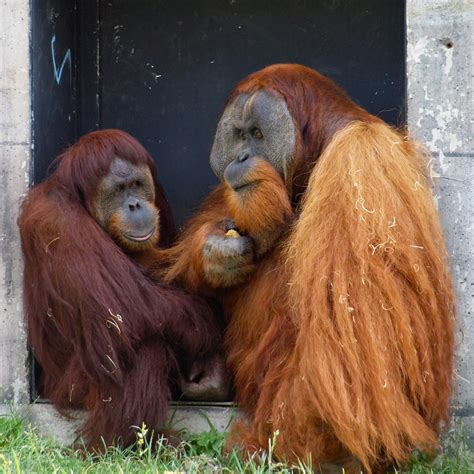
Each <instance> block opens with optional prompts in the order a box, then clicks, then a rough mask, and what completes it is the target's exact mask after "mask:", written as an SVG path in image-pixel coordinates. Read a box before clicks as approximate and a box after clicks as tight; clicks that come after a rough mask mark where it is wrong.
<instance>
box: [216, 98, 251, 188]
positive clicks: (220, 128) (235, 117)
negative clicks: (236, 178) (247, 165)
mask: <svg viewBox="0 0 474 474" xmlns="http://www.w3.org/2000/svg"><path fill="white" fill-rule="evenodd" d="M248 98H249V95H248V94H240V95H239V96H238V97H237V98H236V99H235V100H234V102H232V103H231V104H230V105H228V106H227V107H226V109H225V110H224V113H223V114H222V117H221V119H220V120H219V124H218V125H217V130H216V135H215V137H214V143H213V145H212V149H211V157H210V160H209V162H210V165H211V168H212V171H214V174H215V175H216V176H217V177H218V178H219V179H220V180H222V179H223V176H224V170H225V169H226V167H227V165H228V164H229V163H231V162H232V161H233V160H234V159H235V158H236V157H237V153H238V151H239V146H240V140H239V138H238V136H237V134H236V133H235V125H236V123H239V122H240V121H241V120H242V110H243V106H244V104H245V102H246V101H247V99H248Z"/></svg>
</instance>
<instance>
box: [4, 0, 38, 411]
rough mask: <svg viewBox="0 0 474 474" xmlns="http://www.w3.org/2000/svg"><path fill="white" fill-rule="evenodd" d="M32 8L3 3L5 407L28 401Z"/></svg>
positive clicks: (23, 1)
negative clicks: (21, 232) (20, 227)
mask: <svg viewBox="0 0 474 474" xmlns="http://www.w3.org/2000/svg"><path fill="white" fill-rule="evenodd" d="M29 5H30V2H29V0H3V1H1V2H0V190H1V199H0V404H1V403H3V402H6V401H10V402H13V403H15V404H17V403H27V402H28V401H29V384H28V372H27V350H26V339H25V332H24V327H23V307H22V301H23V299H22V284H21V279H22V262H21V250H20V240H19V236H18V231H17V226H16V219H17V213H18V201H19V199H20V197H21V196H22V194H23V193H24V192H25V191H26V190H27V188H28V183H29V169H30V156H31V153H30V150H31V148H30V142H31V137H30V133H31V132H30V130H31V127H30V110H31V107H30V60H29V39H30V38H29V35H30V21H29V18H30V10H29V8H30V6H29Z"/></svg>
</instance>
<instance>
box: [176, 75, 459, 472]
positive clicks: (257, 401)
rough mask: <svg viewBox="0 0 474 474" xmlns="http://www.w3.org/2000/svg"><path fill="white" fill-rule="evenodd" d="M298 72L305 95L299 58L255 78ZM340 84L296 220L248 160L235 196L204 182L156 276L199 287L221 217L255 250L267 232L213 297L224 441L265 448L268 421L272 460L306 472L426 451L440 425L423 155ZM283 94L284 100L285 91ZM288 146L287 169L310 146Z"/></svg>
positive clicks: (432, 253) (450, 302)
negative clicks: (227, 379)
mask: <svg viewBox="0 0 474 474" xmlns="http://www.w3.org/2000/svg"><path fill="white" fill-rule="evenodd" d="M278 68H281V70H280V69H278ZM301 70H303V72H304V75H303V73H301V74H302V77H303V78H304V79H305V80H307V81H308V82H311V85H310V86H308V89H307V90H312V89H311V88H313V87H316V86H315V85H314V84H316V85H317V83H318V82H317V81H318V80H320V79H319V77H318V75H316V73H314V74H313V75H312V73H310V72H308V71H310V70H308V69H307V68H301V66H287V67H286V68H285V67H283V66H278V67H277V66H272V67H270V68H267V69H265V70H263V71H262V72H261V73H257V75H256V77H257V79H258V78H259V76H258V75H259V74H261V76H263V77H264V78H265V81H264V82H265V87H268V81H269V80H270V79H268V78H269V77H270V78H271V77H273V76H275V77H277V78H279V80H280V83H279V84H281V83H283V84H286V83H284V82H281V77H282V76H284V75H290V74H297V73H300V71H301ZM282 71H283V72H282ZM295 71H296V72H295ZM277 73H278V74H279V75H278V74H277ZM266 74H268V77H267V76H265V75H266ZM271 74H273V76H271ZM257 79H255V81H257ZM253 81H254V79H253V76H250V79H247V83H249V84H250V86H248V87H247V86H246V84H247V83H246V82H245V81H244V83H243V84H244V86H242V85H241V86H239V87H238V88H237V89H236V90H237V92H238V91H240V90H242V89H243V90H244V91H245V90H250V89H251V88H252V87H254V82H253ZM262 81H263V79H262ZM322 84H323V86H324V87H325V88H328V87H329V86H328V85H327V82H322ZM246 87H247V89H246ZM288 87H290V86H288ZM308 94H309V93H308ZM340 94H341V93H340V92H338V90H337V89H336V92H334V97H336V99H337V100H336V99H334V103H335V104H336V105H335V106H334V107H333V109H334V110H335V109H336V108H337V113H338V114H339V113H340V114H341V115H340V118H338V119H337V120H336V119H334V120H333V121H332V122H331V123H332V124H337V126H336V125H334V127H333V129H332V131H331V133H330V134H329V135H325V136H324V140H323V142H324V143H323V145H322V153H321V155H320V156H319V155H317V156H316V157H318V156H319V157H318V160H317V161H316V164H313V168H312V170H311V171H310V172H309V173H308V175H309V179H306V180H305V179H302V180H300V183H303V184H298V185H299V186H302V187H303V189H304V192H303V195H302V199H301V202H299V205H298V207H297V208H296V210H295V214H296V220H295V221H294V223H293V224H292V225H290V222H291V219H292V216H291V212H290V211H289V210H290V209H291V208H290V204H289V203H290V199H292V200H293V202H295V201H296V202H298V200H295V199H294V196H291V197H290V196H289V195H288V186H287V185H286V184H285V183H283V182H282V181H281V179H280V180H279V179H277V178H276V177H275V174H274V173H273V174H272V173H271V170H268V169H267V168H266V167H265V165H262V166H259V167H257V171H255V172H256V173H257V172H262V173H264V174H265V173H266V174H265V176H266V177H265V178H262V180H261V181H260V182H259V183H258V186H255V187H254V188H251V189H249V190H248V191H246V194H241V193H239V194H238V195H236V194H235V193H233V192H232V191H231V190H230V188H227V187H226V186H225V184H224V185H221V186H219V187H218V188H217V189H216V190H215V191H214V193H213V194H212V195H211V197H210V198H209V200H208V201H207V203H206V204H205V205H204V207H203V209H202V210H201V212H199V213H198V214H197V215H196V216H195V217H194V218H193V219H192V220H191V222H190V224H189V225H188V228H187V230H186V231H185V232H184V234H183V236H182V237H181V239H180V241H179V243H178V244H177V246H176V247H174V248H173V249H171V251H169V252H170V253H169V254H168V255H171V257H172V258H170V259H169V260H168V262H169V265H170V267H169V268H168V269H167V272H168V273H167V278H168V280H174V279H178V280H181V282H182V283H183V284H185V285H186V286H188V287H189V288H191V289H194V290H196V289H201V290H202V289H205V291H209V288H210V287H211V288H212V285H211V286H210V285H209V283H208V282H205V281H204V275H203V274H202V273H200V272H199V268H200V267H199V262H200V261H202V246H203V244H204V242H205V241H206V238H207V237H208V236H209V235H212V234H213V233H215V229H216V228H217V227H216V223H218V222H220V221H222V220H224V219H229V218H230V219H233V220H234V221H235V222H236V223H237V228H238V230H239V231H240V230H241V228H242V229H243V230H244V231H245V232H247V233H248V234H249V235H251V236H252V237H253V238H254V239H255V240H256V241H257V244H258V242H259V239H261V236H262V235H264V236H265V235H266V234H265V232H264V230H265V229H271V230H272V232H276V231H278V232H277V234H278V236H279V240H276V241H274V242H273V247H272V248H269V249H266V253H265V254H264V255H263V256H262V257H261V258H259V260H258V263H257V265H256V266H255V270H254V272H253V273H252V274H251V275H250V276H249V278H248V281H247V282H246V283H245V284H239V285H238V286H235V287H234V288H228V289H224V290H220V291H219V294H220V296H221V297H222V299H223V303H224V309H225V311H226V313H227V316H228V319H229V323H228V327H227V330H226V342H225V343H226V349H227V360H228V363H229V365H230V367H231V368H232V370H233V373H234V376H235V387H236V395H237V400H238V402H239V404H240V406H241V408H242V409H243V410H244V412H245V413H246V415H247V416H248V424H245V423H240V424H239V425H238V426H237V425H236V429H235V431H234V432H233V433H232V436H231V437H230V439H229V447H231V446H232V445H234V444H235V445H236V446H238V447H240V448H244V449H246V450H248V451H253V450H255V449H259V448H261V449H266V448H267V447H268V440H269V439H271V438H273V436H274V432H275V431H276V430H278V431H279V435H278V437H277V440H276V447H275V453H276V454H277V455H278V456H279V457H280V458H282V459H289V460H295V459H296V458H302V459H308V458H310V459H311V460H312V463H313V466H316V465H318V464H322V463H326V462H334V461H336V460H340V459H345V458H347V456H350V455H354V456H356V457H357V458H358V459H359V460H360V462H361V463H362V464H363V466H364V467H365V469H367V470H368V471H370V470H372V469H378V468H379V467H380V466H381V465H383V464H385V463H391V462H394V463H403V462H404V461H406V460H407V458H408V457H409V455H410V453H411V451H412V450H413V449H414V448H420V449H425V450H434V449H435V448H436V446H437V438H438V434H439V432H440V430H441V429H442V427H443V424H446V423H447V422H448V420H449V400H450V396H451V392H452V374H453V352H454V296H453V290H452V287H451V280H450V276H449V270H448V263H447V258H446V252H445V247H444V242H443V237H442V233H441V229H440V224H439V219H438V216H437V212H436V209H435V205H434V202H433V198H432V195H431V192H430V183H429V180H428V179H427V177H426V168H425V160H424V156H423V152H422V151H421V150H420V149H419V147H418V146H417V145H416V144H415V143H413V142H412V141H410V140H407V139H406V138H405V137H403V136H402V135H401V134H400V133H399V132H397V131H395V130H393V129H392V128H391V127H389V126H388V125H386V124H384V123H383V122H381V121H379V120H378V119H376V118H375V117H371V116H370V115H368V114H367V113H366V112H364V111H361V109H358V108H357V107H355V106H354V105H353V104H352V103H351V102H350V101H349V100H348V99H344V98H343V97H342V96H341V95H340ZM307 97H308V96H307ZM315 97H316V94H315ZM322 97H325V96H322ZM285 98H286V100H287V101H290V102H289V103H290V105H291V107H290V108H292V109H294V110H296V108H295V107H296V105H295V104H296V99H292V98H291V97H287V96H286V95H285ZM291 100H293V102H291ZM344 101H345V102H344ZM328 108H329V107H328ZM344 108H346V109H347V110H348V111H349V112H348V113H347V114H345V115H344V114H343V111H344ZM318 110H319V109H318ZM334 113H335V112H334ZM335 116H336V115H335ZM314 120H317V118H315V119H314ZM312 126H313V127H314V126H315V125H314V123H313V124H312ZM334 128H336V129H335V130H334ZM317 131H318V129H317V128H314V129H313V132H314V133H315V135H314V136H316V134H317ZM300 133H301V130H300ZM328 133H329V132H328ZM308 136H309V138H308ZM300 140H301V143H302V149H303V151H302V152H301V153H302V154H303V153H305V155H301V156H298V160H299V163H300V164H301V163H302V160H303V158H304V157H305V156H306V157H307V156H314V155H311V150H312V149H314V150H316V145H314V143H319V142H318V141H317V139H316V138H314V139H313V138H312V135H308V134H307V137H306V142H305V141H304V140H303V139H302V138H301V137H300ZM313 142H314V143H313ZM318 146H319V145H318ZM305 147H306V149H305ZM311 147H312V148H311ZM305 150H306V151H305ZM298 166H299V165H298ZM301 166H302V169H304V170H307V169H308V167H309V165H308V164H307V163H306V164H303V165H301ZM259 168H261V169H260V170H259V171H258V169H259ZM262 176H263V175H262ZM298 176H301V174H299V175H298ZM299 189H301V188H299ZM272 219H275V220H274V221H273V223H272V222H271V221H272ZM191 269H192V270H191Z"/></svg>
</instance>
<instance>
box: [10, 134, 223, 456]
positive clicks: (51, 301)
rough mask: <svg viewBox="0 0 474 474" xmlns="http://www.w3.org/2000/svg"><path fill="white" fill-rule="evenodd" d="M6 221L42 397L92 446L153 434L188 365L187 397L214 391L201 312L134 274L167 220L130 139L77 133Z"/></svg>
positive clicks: (189, 300) (152, 176) (210, 324)
mask: <svg viewBox="0 0 474 474" xmlns="http://www.w3.org/2000/svg"><path fill="white" fill-rule="evenodd" d="M18 223H19V226H20V232H21V240H22V247H23V254H24V259H25V274H24V285H25V297H26V319H27V325H28V332H29V340H30V343H31V346H32V348H33V351H34V354H35V356H36V358H37V359H38V361H39V363H40V365H41V367H42V369H43V376H42V381H41V385H42V393H43V395H45V396H47V397H49V399H50V400H51V401H52V402H53V404H54V405H55V406H56V407H57V408H58V409H59V410H61V411H65V410H66V409H69V408H78V407H84V408H86V409H87V410H88V412H89V413H88V418H87V421H86V423H85V426H84V427H83V428H82V430H81V431H82V434H83V435H84V437H85V440H86V441H87V442H88V445H89V446H90V447H91V448H92V449H100V448H101V447H103V443H105V444H110V443H112V442H114V441H115V442H117V443H119V444H122V445H128V444H130V443H132V442H133V441H134V439H135V433H134V430H133V428H132V426H133V425H140V424H141V423H142V422H145V423H146V425H147V426H148V427H149V429H150V431H151V430H154V431H155V434H158V432H159V430H160V429H161V428H162V425H163V422H164V421H165V418H166V415H167V408H168V401H169V399H170V396H171V392H172V391H173V390H174V389H175V387H176V385H177V382H178V380H179V378H180V374H181V372H182V371H183V370H186V369H191V370H193V371H194V372H196V371H197V370H198V369H197V368H196V364H197V365H198V366H199V367H201V369H200V372H202V371H203V370H204V371H205V374H204V376H202V373H201V374H200V376H201V380H200V383H199V384H194V385H197V386H198V389H197V390H195V391H196V392H200V393H199V394H200V395H201V396H204V397H206V394H207V396H208V398H212V397H219V396H221V395H223V394H225V387H224V386H223V385H220V386H219V382H220V380H221V379H220V377H221V372H219V361H218V359H216V353H217V349H218V348H219V339H220V329H219V325H218V324H217V322H216V320H215V318H214V314H213V312H212V310H211V308H210V307H209V306H208V305H207V304H206V303H205V301H204V300H201V299H199V298H197V297H193V296H190V295H188V294H186V293H184V292H183V291H181V290H178V289H174V288H169V287H166V286H163V285H160V284H158V283H155V282H153V281H152V280H150V279H149V278H148V277H147V276H146V275H145V274H144V271H145V270H146V269H147V267H149V266H153V265H155V264H156V259H157V258H158V257H157V256H158V250H157V248H156V245H157V244H158V242H159V243H160V244H162V245H167V244H169V243H170V242H171V239H172V237H173V223H172V220H171V215H170V212H169V208H168V203H167V201H166V199H165V196H164V194H163V191H162V189H161V186H160V185H159V183H158V181H157V178H156V172H155V167H154V163H153V161H152V159H151V157H150V156H149V155H148V153H147V152H146V150H145V149H144V148H143V147H142V146H141V145H140V144H139V143H138V142H137V141H136V140H135V139H133V138H132V137H131V136H130V135H128V134H127V133H125V132H122V131H119V130H104V131H99V132H93V133H90V134H88V135H86V136H84V137H82V138H81V139H80V140H79V142H78V143H76V144H75V145H73V146H72V147H71V148H69V149H68V150H67V151H66V152H65V153H63V154H62V155H61V156H60V157H59V159H58V161H57V169H56V171H55V172H54V173H53V174H52V176H51V177H50V178H48V179H47V180H46V181H45V182H43V183H42V184H40V185H38V186H36V187H35V188H34V189H32V190H31V191H30V192H29V194H28V195H27V197H26V199H25V201H24V202H23V204H22V209H21V214H20V217H19V221H18ZM138 264H140V265H141V266H142V268H140V267H139V265H138ZM194 361H196V362H194ZM206 361H207V362H208V363H209V364H210V365H211V366H210V367H209V370H208V371H207V372H206V369H205V367H206V363H207V362H206ZM209 373H210V374H211V377H210V378H211V379H212V380H210V378H209V377H207V376H206V374H207V375H208V374H209ZM216 383H217V385H216ZM220 389H222V392H219V390H220ZM187 392H190V390H187ZM204 392H206V393H204ZM191 395H192V393H191Z"/></svg>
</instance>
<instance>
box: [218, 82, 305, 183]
mask: <svg viewBox="0 0 474 474" xmlns="http://www.w3.org/2000/svg"><path fill="white" fill-rule="evenodd" d="M295 149H296V131H295V126H294V123H293V119H292V117H291V114H290V112H289V111H288V107H287V105H286V102H285V101H284V99H283V98H282V97H278V96H275V95H273V94H271V93H269V92H266V91H265V90H262V91H258V92H256V93H254V94H253V95H249V94H240V95H239V96H237V98H236V99H235V100H234V101H233V102H232V103H231V104H230V105H229V106H228V107H227V108H226V109H225V111H224V114H223V115H222V117H221V119H220V121H219V124H218V126H217V131H216V136H215V139H214V144H213V146H212V151H211V159H210V163H211V167H212V169H213V171H214V173H215V174H216V176H217V177H218V178H219V179H221V180H223V179H225V180H226V181H227V182H228V183H229V184H230V185H231V186H232V187H233V188H234V189H236V190H237V189H239V188H241V187H243V186H245V185H246V184H248V183H246V180H245V176H246V174H247V172H248V171H249V170H250V169H251V166H252V164H251V163H252V158H253V157H256V156H259V157H261V158H264V159H265V160H267V161H269V162H270V163H271V164H272V165H273V166H274V167H275V169H276V170H277V171H278V172H279V173H280V175H281V176H282V178H283V179H284V180H285V182H288V179H290V178H291V177H290V176H289V173H290V172H291V169H292V164H293V161H294V159H295V154H296V151H295Z"/></svg>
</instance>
